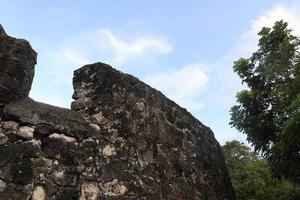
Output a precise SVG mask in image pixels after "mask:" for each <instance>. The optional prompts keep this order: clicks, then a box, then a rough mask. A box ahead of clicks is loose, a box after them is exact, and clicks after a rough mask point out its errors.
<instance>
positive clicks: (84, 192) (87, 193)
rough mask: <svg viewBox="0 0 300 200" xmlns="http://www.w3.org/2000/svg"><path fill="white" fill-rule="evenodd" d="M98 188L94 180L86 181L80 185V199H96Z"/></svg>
mask: <svg viewBox="0 0 300 200" xmlns="http://www.w3.org/2000/svg"><path fill="white" fill-rule="evenodd" d="M99 192H100V190H99V187H98V184H97V183H96V182H86V183H83V184H82V186H81V196H80V200H97V199H98V194H99Z"/></svg>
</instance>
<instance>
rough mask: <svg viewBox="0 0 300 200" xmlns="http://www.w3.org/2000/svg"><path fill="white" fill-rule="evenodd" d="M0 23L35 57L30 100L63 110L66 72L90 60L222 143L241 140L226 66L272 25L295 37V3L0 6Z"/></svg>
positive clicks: (233, 79)
mask: <svg viewBox="0 0 300 200" xmlns="http://www.w3.org/2000/svg"><path fill="white" fill-rule="evenodd" d="M0 5H1V7H0V23H1V24H2V25H3V27H4V28H5V30H6V32H7V33H8V34H9V35H12V36H14V37H18V38H25V39H27V40H28V41H30V43H31V45H32V46H33V48H34V49H35V50H36V51H37V52H38V54H39V55H38V64H37V65H36V73H35V79H34V83H33V86H32V91H31V93H30V96H31V97H33V98H34V99H35V100H38V101H42V102H46V103H50V104H53V105H58V106H62V107H69V106H70V103H71V101H72V99H71V96H72V93H73V89H72V77H73V75H72V74H73V71H74V70H75V69H77V68H79V67H81V66H83V65H84V64H88V63H93V62H97V61H101V62H105V63H108V64H111V65H112V66H114V67H115V68H117V69H119V70H121V71H123V72H126V73H130V74H133V75H135V76H137V77H138V78H139V79H141V80H143V81H145V82H146V83H148V84H150V85H151V86H153V87H155V88H157V89H159V90H161V91H162V92H163V93H165V94H166V95H167V96H168V97H170V98H171V99H172V100H175V101H176V102H177V103H178V104H179V105H181V106H183V107H186V108H187V109H188V110H189V111H190V112H191V113H192V114H193V115H194V116H196V117H197V118H198V119H199V120H200V121H201V122H203V123H204V124H205V125H207V126H209V127H211V129H212V130H213V131H214V133H215V136H216V138H217V140H218V141H219V142H220V143H221V144H223V143H224V142H226V141H228V140H232V139H238V140H241V141H244V140H245V136H244V135H242V134H241V133H238V132H237V131H236V130H235V129H233V128H231V127H230V126H229V124H228V123H229V119H230V116H229V109H230V107H231V106H232V105H233V104H234V102H235V94H236V92H237V91H239V90H240V89H242V88H243V86H242V85H241V84H240V80H239V79H238V78H237V76H236V75H235V74H234V73H233V72H232V63H233V61H234V60H237V59H238V58H240V57H241V56H249V55H250V54H251V52H253V51H254V50H255V48H256V45H257V36H256V33H257V32H258V31H259V30H260V28H261V27H262V26H272V24H273V23H274V22H275V21H276V20H280V19H284V20H285V21H288V22H289V23H290V28H292V29H294V32H295V34H296V35H300V15H299V14H298V13H299V12H297V11H299V9H300V1H299V0H298V1H295V0H294V1H289V0H285V1H271V0H264V1H261V0H253V1H241V0H239V1H238V0H236V1H233V0H227V1H220V0H219V1H216V0H215V1H209V0H206V1H200V0H186V1H179V0H148V1H146V0H119V1H99V0H98V1H97V0H94V1H92V0H86V1H83V0H82V1H79V0H64V1H61V0H52V1H47V2H46V1H40V0H39V1H38V0H36V1H34V0H26V1H25V0H23V1H21V0H15V1H13V0H12V1H4V0H0Z"/></svg>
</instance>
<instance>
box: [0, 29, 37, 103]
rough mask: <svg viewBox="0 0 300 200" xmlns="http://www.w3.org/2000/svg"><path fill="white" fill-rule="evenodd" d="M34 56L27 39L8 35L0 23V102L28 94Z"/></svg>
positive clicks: (34, 62)
mask: <svg viewBox="0 0 300 200" xmlns="http://www.w3.org/2000/svg"><path fill="white" fill-rule="evenodd" d="M36 58H37V53H36V52H35V51H34V50H33V49H32V48H31V46H30V44H29V43H28V42H27V41H25V40H22V39H15V38H12V37H10V36H8V35H7V34H6V33H5V31H4V29H3V27H2V26H1V25H0V94H1V95H0V104H2V103H7V102H10V101H12V100H15V99H17V98H19V97H20V96H28V94H29V91H30V88H31V84H32V80H33V76H34V65H35V64H36Z"/></svg>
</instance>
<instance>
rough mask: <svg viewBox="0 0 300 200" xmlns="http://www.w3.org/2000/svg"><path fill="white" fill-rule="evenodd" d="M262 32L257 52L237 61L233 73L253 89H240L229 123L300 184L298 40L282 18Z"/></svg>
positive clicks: (280, 172) (279, 171)
mask: <svg viewBox="0 0 300 200" xmlns="http://www.w3.org/2000/svg"><path fill="white" fill-rule="evenodd" d="M258 35H259V37H260V39H259V43H258V50H257V51H256V52H254V53H253V54H252V56H251V57H250V58H247V59H246V58H240V59H239V60H237V61H235V62H234V67H233V68H234V71H235V72H236V73H237V74H238V75H239V76H240V78H241V79H242V83H245V84H246V85H247V86H248V89H247V90H243V91H241V92H238V94H237V96H236V98H237V105H235V106H233V107H232V108H231V111H230V112H231V121H230V124H231V125H232V126H233V127H235V128H236V129H237V130H239V131H240V132H242V133H245V134H246V135H247V140H248V141H249V142H250V143H252V144H253V146H254V148H255V150H256V151H259V152H261V153H262V155H263V156H264V157H265V158H267V159H268V161H269V164H270V165H271V166H272V171H273V172H275V174H276V175H279V176H281V175H283V176H284V177H286V178H289V179H291V180H293V181H295V182H298V183H299V182H300V54H299V51H298V50H299V46H300V42H299V38H297V37H296V36H294V35H292V32H291V30H290V29H288V24H287V23H285V22H283V21H278V22H276V23H275V25H274V26H273V28H266V27H264V28H262V30H261V31H260V32H259V33H258Z"/></svg>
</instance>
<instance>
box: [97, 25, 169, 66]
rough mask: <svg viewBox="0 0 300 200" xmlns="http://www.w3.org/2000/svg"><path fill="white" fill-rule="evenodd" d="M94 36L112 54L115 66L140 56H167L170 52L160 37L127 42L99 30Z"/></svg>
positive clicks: (166, 43) (107, 31)
mask: <svg viewBox="0 0 300 200" xmlns="http://www.w3.org/2000/svg"><path fill="white" fill-rule="evenodd" d="M96 34H97V38H99V37H100V38H101V41H102V42H105V43H106V45H107V46H108V47H110V48H111V50H112V51H113V52H114V61H115V62H116V63H117V64H122V62H124V61H126V60H127V59H131V58H134V57H136V56H139V55H141V54H145V53H153V54H168V53H170V52H171V50H172V46H171V45H170V44H169V43H168V42H167V41H166V40H165V39H163V38H161V37H139V38H136V39H134V40H132V41H131V42H129V41H125V40H124V39H122V38H121V37H117V36H116V35H114V34H113V33H112V32H111V31H110V30H108V29H102V30H99V31H97V33H96Z"/></svg>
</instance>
